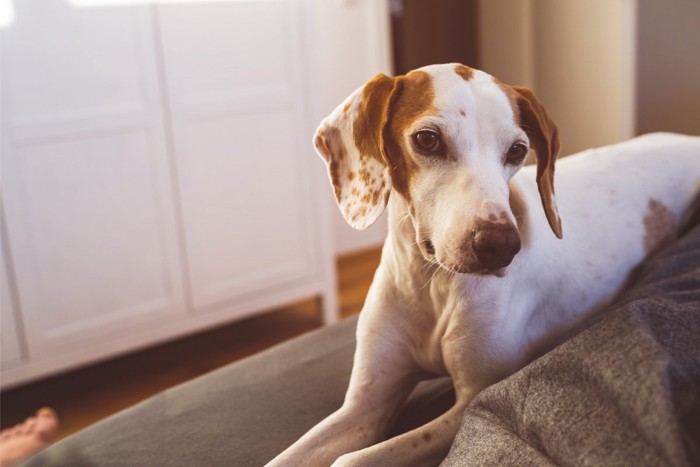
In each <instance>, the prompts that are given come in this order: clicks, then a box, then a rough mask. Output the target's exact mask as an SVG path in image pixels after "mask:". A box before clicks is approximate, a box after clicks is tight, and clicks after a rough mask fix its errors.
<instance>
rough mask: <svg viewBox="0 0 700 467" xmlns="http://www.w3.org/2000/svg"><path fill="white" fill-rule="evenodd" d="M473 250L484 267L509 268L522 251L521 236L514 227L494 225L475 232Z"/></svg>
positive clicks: (492, 268) (491, 268)
mask: <svg viewBox="0 0 700 467" xmlns="http://www.w3.org/2000/svg"><path fill="white" fill-rule="evenodd" d="M472 248H473V249H474V254H476V258H477V260H478V261H479V263H480V264H481V266H482V267H484V268H486V269H489V270H495V269H500V268H504V267H506V266H508V265H509V264H510V262H511V261H512V260H513V257H514V256H515V255H516V254H517V253H518V251H520V236H519V235H518V231H517V230H516V229H515V228H514V227H512V226H509V225H505V224H493V225H489V226H485V227H483V228H481V229H479V230H477V231H476V232H474V236H473V238H472Z"/></svg>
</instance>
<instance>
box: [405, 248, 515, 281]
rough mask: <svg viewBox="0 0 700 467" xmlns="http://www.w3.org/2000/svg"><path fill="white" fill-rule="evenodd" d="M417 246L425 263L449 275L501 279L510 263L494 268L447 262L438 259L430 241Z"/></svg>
mask: <svg viewBox="0 0 700 467" xmlns="http://www.w3.org/2000/svg"><path fill="white" fill-rule="evenodd" d="M419 245H420V246H421V248H419V250H420V251H421V253H422V255H423V257H424V259H425V260H426V261H428V262H429V263H433V264H436V265H438V266H440V267H441V268H443V269H444V270H446V271H448V272H450V273H457V274H475V275H479V276H496V277H503V276H505V274H506V271H507V269H508V266H509V265H510V261H508V262H507V264H500V265H497V266H495V267H494V266H491V267H487V266H484V265H481V264H479V262H478V261H470V262H463V263H459V262H449V261H445V260H443V259H441V258H440V257H439V255H438V254H437V252H436V249H435V245H434V244H433V242H432V241H431V240H423V241H422V242H421V243H420V244H419Z"/></svg>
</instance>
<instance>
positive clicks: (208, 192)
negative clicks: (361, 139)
mask: <svg viewBox="0 0 700 467" xmlns="http://www.w3.org/2000/svg"><path fill="white" fill-rule="evenodd" d="M0 28H1V29H0V41H1V43H0V49H1V56H0V91H1V92H0V99H1V101H0V112H1V114H0V120H1V125H2V126H1V130H2V133H1V135H0V143H1V150H2V159H1V166H0V169H1V172H0V174H1V176H2V182H1V183H2V211H1V212H0V214H1V216H2V219H1V220H2V224H1V226H0V235H1V236H2V238H1V245H0V247H1V248H2V283H1V285H2V292H1V298H2V302H1V307H0V312H1V318H0V329H1V330H2V335H1V343H2V348H1V362H2V372H1V375H0V382H1V384H2V394H1V395H0V409H1V418H0V422H1V423H2V426H3V427H6V426H9V425H12V424H14V423H17V422H18V421H20V420H22V419H23V418H24V417H26V416H27V415H29V414H30V413H33V412H34V410H36V409H37V408H38V407H40V406H43V405H52V406H54V408H56V409H57V411H58V412H59V416H60V417H61V418H62V420H63V427H62V431H61V436H65V435H67V434H70V433H71V432H73V431H75V430H78V429H80V428H82V427H84V426H86V425H87V424H90V423H92V422H94V421H96V420H99V419H100V418H102V417H105V416H107V415H110V414H111V413H114V412H116V411H118V410H120V409H121V408H124V407H127V406H129V405H131V404H133V403H135V402H138V401H139V400H141V399H143V398H145V397H148V396H150V395H152V394H154V393H157V392H158V391H160V390H163V389H165V388H167V387H170V386H172V385H174V384H177V383H180V382H182V381H185V380H187V379H190V378H192V377H194V376H197V375H199V374H202V373H204V372H206V371H209V370H211V369H214V368H216V367H219V366H221V365H224V364H227V363H229V362H231V361H234V360H236V359H239V358H242V357H244V356H246V355H249V354H251V353H254V352H257V351H260V350H262V349H264V348H266V347H268V346H270V345H273V344H275V343H277V342H280V341H282V340H285V339H288V338H290V337H293V336H295V335H298V334H300V333H303V332H306V331H309V330H311V329H314V328H317V327H320V326H322V325H323V324H328V323H332V322H334V321H336V320H338V319H340V318H342V317H348V316H351V315H354V314H356V313H358V312H359V311H360V309H361V306H362V303H363V300H364V296H365V294H366V292H367V288H368V287H369V284H370V282H371V278H372V275H373V273H374V269H375V268H376V265H377V264H378V261H379V253H380V247H381V244H382V242H383V240H384V237H385V235H386V229H387V225H386V220H385V219H382V220H380V221H379V222H377V224H376V225H374V226H372V227H371V228H370V229H368V230H367V231H364V232H356V231H353V230H352V229H351V228H350V227H348V226H347V225H346V224H345V223H344V221H343V219H342V218H341V216H340V214H339V213H338V212H337V209H336V208H335V206H334V203H333V197H332V192H331V189H330V187H329V186H328V182H327V176H326V174H325V168H324V166H323V164H322V163H321V161H320V160H319V159H318V158H317V157H316V156H315V154H314V152H313V149H312V146H311V137H312V135H313V132H314V129H315V127H316V125H317V123H318V122H319V121H320V119H321V118H322V117H323V116H324V115H326V114H327V113H329V112H330V111H331V110H332V109H333V108H334V107H336V106H337V105H338V104H339V103H340V102H341V101H342V100H343V99H344V98H345V97H346V96H347V95H348V94H350V93H351V92H352V91H353V90H355V89H356V88H358V87H360V86H361V85H362V84H363V83H364V82H366V81H367V80H368V79H370V78H371V77H373V76H374V75H375V74H377V73H387V74H401V73H405V72H406V71H408V70H411V69H413V68H416V67H420V66H422V65H427V64H432V63H442V62H461V63H464V64H467V65H469V66H472V67H476V68H480V69H483V70H485V71H487V72H488V73H491V74H493V75H494V76H496V77H498V78H499V79H501V80H502V81H504V82H506V83H509V84H519V85H525V86H529V87H531V88H533V89H534V91H535V92H536V94H537V95H538V96H539V98H540V99H541V100H542V101H543V102H544V104H545V105H546V107H547V108H548V110H549V111H550V113H551V115H552V116H553V118H554V120H555V121H556V122H557V123H558V124H559V127H560V132H561V139H562V153H563V155H566V154H571V153H573V152H577V151H580V150H582V149H585V148H588V147H593V146H599V145H603V144H608V143H614V142H617V141H621V140H624V139H627V138H630V137H632V136H634V135H636V134H640V133H645V132H650V131H659V130H665V131H677V132H683V133H690V134H700V110H699V109H700V84H699V83H700V2H699V1H697V0H664V1H661V0H262V1H254V0H247V1H244V0H241V1H238V0H218V1H217V0H209V1H204V0H203V1H199V0H172V1H168V0H159V1H156V0H154V1H148V0H142V1H140V0H0Z"/></svg>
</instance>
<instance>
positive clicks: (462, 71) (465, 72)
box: [455, 64, 474, 81]
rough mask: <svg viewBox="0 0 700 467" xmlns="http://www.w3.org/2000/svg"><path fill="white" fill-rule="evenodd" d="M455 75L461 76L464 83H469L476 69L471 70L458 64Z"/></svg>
mask: <svg viewBox="0 0 700 467" xmlns="http://www.w3.org/2000/svg"><path fill="white" fill-rule="evenodd" d="M455 73H457V74H458V75H459V76H461V77H462V78H463V79H464V81H469V80H470V79H472V77H473V76H474V69H472V68H469V67H468V66H466V65H462V64H458V65H455Z"/></svg>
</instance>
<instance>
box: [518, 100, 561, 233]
mask: <svg viewBox="0 0 700 467" xmlns="http://www.w3.org/2000/svg"><path fill="white" fill-rule="evenodd" d="M512 88H513V89H514V90H515V97H516V102H517V104H518V111H519V113H520V126H521V127H522V129H523V130H524V131H525V133H527V136H528V138H529V139H530V143H531V144H532V146H533V147H534V149H535V152H537V188H538V189H539V192H540V198H541V199H542V206H543V207H544V212H545V214H546V216H547V221H548V222H549V226H550V227H551V228H552V231H553V232H554V234H555V235H556V236H557V237H559V238H562V229H561V219H560V218H559V213H558V211H557V205H556V202H555V201H554V163H555V161H556V159H557V155H558V153H559V130H558V129H557V125H556V124H555V123H554V121H553V120H552V119H551V117H550V116H549V115H548V114H547V111H546V110H545V109H544V106H543V105H542V103H541V102H540V101H539V100H538V99H537V97H535V95H534V94H533V93H532V91H531V90H529V89H528V88H524V87H521V86H512Z"/></svg>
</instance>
